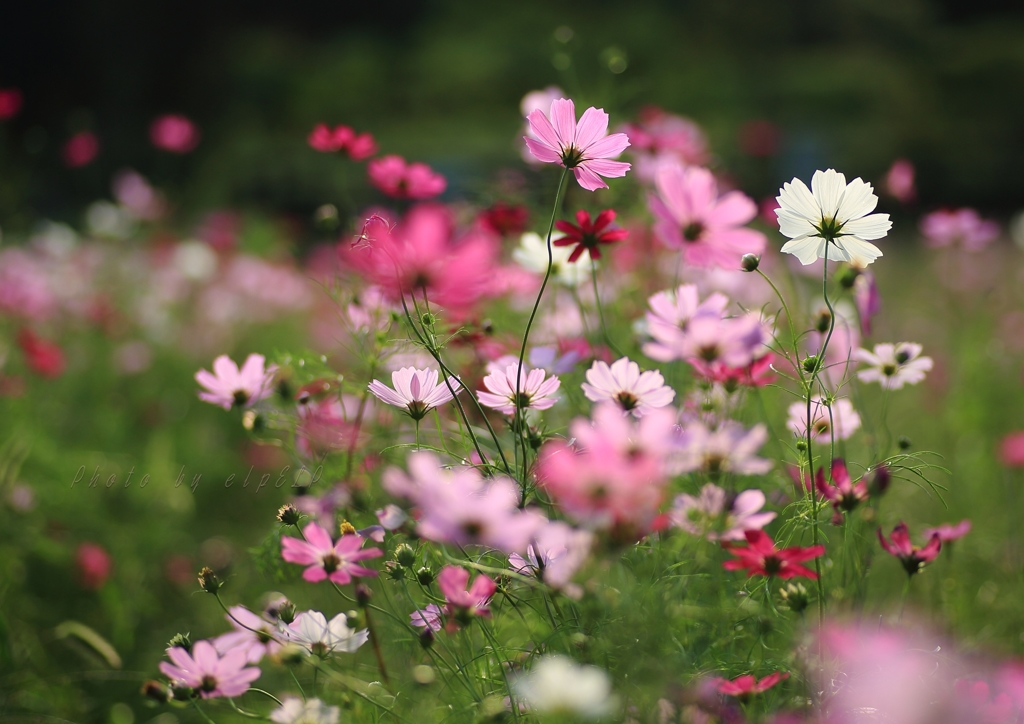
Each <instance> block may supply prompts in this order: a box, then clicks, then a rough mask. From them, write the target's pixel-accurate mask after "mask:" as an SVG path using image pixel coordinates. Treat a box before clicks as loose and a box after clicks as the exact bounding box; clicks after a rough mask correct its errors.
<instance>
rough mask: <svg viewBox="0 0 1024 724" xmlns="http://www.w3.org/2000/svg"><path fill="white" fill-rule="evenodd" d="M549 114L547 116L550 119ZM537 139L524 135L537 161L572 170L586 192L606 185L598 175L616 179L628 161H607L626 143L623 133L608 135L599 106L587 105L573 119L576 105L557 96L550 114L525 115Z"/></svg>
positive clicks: (605, 120)
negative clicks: (580, 114)
mask: <svg viewBox="0 0 1024 724" xmlns="http://www.w3.org/2000/svg"><path fill="white" fill-rule="evenodd" d="M549 116H550V118H549ZM526 118H527V120H528V121H529V123H530V129H531V130H532V131H533V135H534V136H536V138H531V137H530V136H524V137H523V139H524V140H525V141H526V146H527V147H528V148H529V149H530V153H532V154H533V155H534V156H535V157H536V158H537V159H538V160H539V161H542V162H543V163H557V164H559V165H561V166H564V167H566V168H569V169H572V172H573V175H575V176H576V180H577V181H578V182H579V184H580V186H582V187H583V188H585V189H587V190H588V191H597V190H598V189H606V188H608V184H606V183H605V182H604V181H602V180H601V177H602V176H604V177H606V178H619V177H622V176H625V175H626V172H627V171H629V166H630V165H629V164H628V163H623V162H621V161H610V160H608V159H612V158H617V157H618V156H619V154H621V153H622V152H623V151H624V150H625V149H626V147H628V146H629V138H628V137H627V136H626V134H625V133H613V134H611V135H608V114H607V113H605V112H604V110H603V109H600V108H588V109H587V110H586V111H584V112H583V116H582V117H581V118H580V120H579V123H577V122H576V106H575V105H573V102H572V101H571V100H566V99H565V98H559V99H557V100H555V101H552V103H551V110H550V112H549V113H544V111H542V110H535V111H533V112H531V113H530V114H529V115H528V116H527V117H526Z"/></svg>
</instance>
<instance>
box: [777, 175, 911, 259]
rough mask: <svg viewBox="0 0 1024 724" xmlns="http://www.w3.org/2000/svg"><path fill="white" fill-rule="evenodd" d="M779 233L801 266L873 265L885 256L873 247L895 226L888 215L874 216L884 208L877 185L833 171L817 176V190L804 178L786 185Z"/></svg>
mask: <svg viewBox="0 0 1024 724" xmlns="http://www.w3.org/2000/svg"><path fill="white" fill-rule="evenodd" d="M777 201H778V202H779V209H778V210H777V211H776V212H775V213H776V215H777V216H778V217H779V230H780V231H781V232H782V234H783V236H788V237H789V239H790V241H788V242H786V244H785V245H784V246H783V247H782V251H783V252H784V253H786V254H792V255H793V256H795V257H796V258H797V259H799V260H800V263H801V264H804V265H807V264H811V263H813V262H814V261H815V260H816V259H823V258H825V256H826V254H827V255H828V258H829V259H831V260H833V261H845V262H851V263H853V264H856V265H857V266H861V267H864V266H867V265H868V264H870V263H872V262H873V261H875V259H877V258H878V257H880V256H882V252H881V250H880V249H879V248H878V247H877V246H875V245H874V244H871V243H869V242H870V241H872V240H875V239H881V238H882V237H884V236H885V235H886V234H887V233H888V231H889V229H891V228H892V222H891V221H889V215H888V214H873V213H871V212H872V211H874V209H875V206H876V205H877V204H878V197H877V196H875V194H874V192H873V190H872V188H871V184H869V183H866V182H865V181H863V180H861V179H860V178H855V179H854V180H853V181H851V182H850V183H849V184H847V183H846V176H844V175H843V174H841V173H838V172H837V171H835V170H833V169H831V168H830V169H828V170H827V171H815V172H814V176H813V177H812V178H811V188H810V189H808V188H807V186H806V185H805V184H804V182H803V181H801V180H800V179H798V178H794V179H793V180H792V181H791V182H789V183H787V184H783V186H782V188H781V189H780V190H779V196H778V198H777Z"/></svg>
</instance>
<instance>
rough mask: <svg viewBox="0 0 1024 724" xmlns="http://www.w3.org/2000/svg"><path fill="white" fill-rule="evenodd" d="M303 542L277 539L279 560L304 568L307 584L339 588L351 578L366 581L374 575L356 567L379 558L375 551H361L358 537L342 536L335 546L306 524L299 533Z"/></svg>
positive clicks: (324, 534)
mask: <svg viewBox="0 0 1024 724" xmlns="http://www.w3.org/2000/svg"><path fill="white" fill-rule="evenodd" d="M302 534H303V536H304V538H305V540H299V539H298V538H291V537H288V536H285V537H283V538H281V557H282V558H284V559H285V560H286V561H288V562H289V563H297V564H299V565H300V566H308V567H307V568H306V570H305V571H303V573H302V577H303V578H304V579H306V580H307V581H309V582H310V583H318V582H320V581H324V580H331V581H333V582H334V583H337V584H339V585H344V584H346V583H349V582H351V581H352V578H353V577H356V578H360V577H362V578H368V577H371V576H376V575H377V572H376V571H374V570H371V569H369V568H364V567H363V566H360V565H358V564H357V562H358V561H362V560H366V559H367V558H377V557H379V556H382V555H383V552H382V551H381V550H380V549H379V548H366V549H363V550H360V549H362V547H363V543H364V540H363V538H362V537H360V536H358V535H343V536H341V537H340V538H339V539H338V541H337V542H334V541H332V540H331V536H330V534H329V533H328V532H327V531H326V530H324V529H323V528H321V527H320V526H319V525H317V524H316V523H309V524H307V525H306V527H305V528H303V529H302Z"/></svg>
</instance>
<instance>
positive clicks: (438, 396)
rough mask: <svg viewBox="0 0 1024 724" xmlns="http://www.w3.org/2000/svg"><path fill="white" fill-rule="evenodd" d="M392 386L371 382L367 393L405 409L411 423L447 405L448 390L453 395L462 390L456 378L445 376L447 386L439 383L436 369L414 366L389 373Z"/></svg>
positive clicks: (450, 395)
mask: <svg viewBox="0 0 1024 724" xmlns="http://www.w3.org/2000/svg"><path fill="white" fill-rule="evenodd" d="M391 384H393V385H394V389H392V388H390V387H388V386H387V385H385V384H384V383H382V382H380V381H379V380H373V382H371V383H370V385H369V390H370V392H372V393H373V395H374V397H376V398H377V399H379V400H381V401H382V402H385V403H387V404H388V405H393V406H395V407H399V408H404V410H405V412H406V413H408V415H409V417H411V418H412V419H414V420H422V419H423V417H424V416H425V415H426V414H427V413H428V412H429V411H430V410H432V409H434V408H435V407H439V406H441V405H443V404H445V403H446V402H450V401H451V400H452V393H451V391H450V390H449V387H450V388H451V390H455V394H458V393H459V391H460V390H461V389H462V385H461V384H460V383H459V381H458V379H456V378H455V377H448V378H447V383H444V382H441V383H438V371H437V370H434V369H424V370H418V369H416V368H415V367H403V368H402V369H400V370H398V371H396V372H392V373H391Z"/></svg>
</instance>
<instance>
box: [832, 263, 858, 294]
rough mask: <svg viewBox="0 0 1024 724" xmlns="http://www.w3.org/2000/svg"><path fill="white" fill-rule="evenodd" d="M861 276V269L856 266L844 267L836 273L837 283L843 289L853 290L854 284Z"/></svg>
mask: <svg viewBox="0 0 1024 724" xmlns="http://www.w3.org/2000/svg"><path fill="white" fill-rule="evenodd" d="M860 274H861V271H860V269H858V268H857V267H854V266H847V265H843V266H842V267H841V268H840V269H839V271H838V272H836V281H837V282H839V286H841V287H842V288H843V289H853V283H854V282H855V281H857V277H859V276H860Z"/></svg>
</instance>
